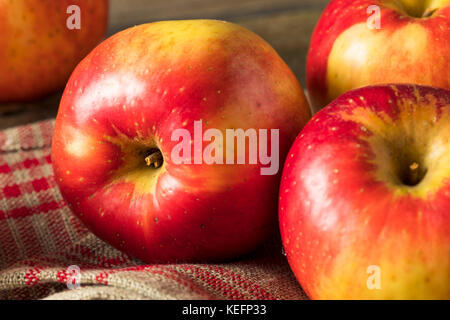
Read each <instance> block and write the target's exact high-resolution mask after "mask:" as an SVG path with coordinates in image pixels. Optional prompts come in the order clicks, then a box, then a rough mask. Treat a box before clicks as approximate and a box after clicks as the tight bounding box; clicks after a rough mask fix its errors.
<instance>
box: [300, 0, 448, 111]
mask: <svg viewBox="0 0 450 320" xmlns="http://www.w3.org/2000/svg"><path fill="white" fill-rule="evenodd" d="M378 28H379V29H378ZM448 70H450V0H433V1H425V0H332V1H331V2H330V4H329V5H328V7H327V8H326V9H325V11H324V13H323V14H322V17H321V18H320V21H319V23H318V24H317V26H316V29H315V30H314V33H313V36H312V39H311V44H310V49H309V53H308V59H307V85H308V93H309V94H310V98H311V103H312V108H313V109H314V110H315V111H317V110H319V109H320V108H322V107H324V106H325V105H326V104H327V103H329V102H331V101H332V100H333V99H335V98H337V97H338V96H340V95H341V94H343V93H344V92H347V91H349V90H351V89H355V88H359V87H362V86H367V85H375V84H382V83H416V84H421V85H429V86H434V87H440V88H444V89H450V77H449V75H448Z"/></svg>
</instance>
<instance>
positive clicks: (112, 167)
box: [52, 20, 310, 262]
mask: <svg viewBox="0 0 450 320" xmlns="http://www.w3.org/2000/svg"><path fill="white" fill-rule="evenodd" d="M309 118H310V111H309V106H308V104H307V102H306V99H305V96H304V93H303V90H302V88H301V86H300V84H299V82H298V80H297V79H296V78H295V76H294V75H293V73H292V72H291V70H290V69H289V68H288V67H287V65H286V64H285V63H284V62H283V61H282V59H281V58H280V57H279V56H278V54H277V53H276V52H275V51H274V50H273V49H272V48H271V47H270V46H269V45H268V44H267V43H266V42H265V41H263V40H262V39H261V38H259V37H258V36H257V35H255V34H254V33H252V32H250V31H248V30H246V29H244V28H242V27H239V26H237V25H235V24H231V23H226V22H222V21H213V20H192V21H168V22H157V23H151V24H145V25H141V26H137V27H134V28H130V29H127V30H125V31H122V32H120V33H118V34H116V35H114V36H112V37H111V38H109V39H107V40H105V41H104V42H103V43H102V44H100V45H99V46H98V47H97V48H96V49H94V50H93V51H92V52H91V53H90V54H89V55H88V56H87V57H86V58H85V59H84V60H83V61H82V62H81V63H80V64H79V65H78V67H77V68H76V70H75V71H74V72H73V74H72V76H71V78H70V79H69V82H68V84H67V86H66V89H65V92H64V94H63V97H62V100H61V104H60V109H59V112H58V116H57V119H56V125H55V134H54V138H53V145H52V159H53V167H54V171H55V176H56V179H57V182H58V184H59V187H60V189H61V192H62V195H63V196H64V198H65V199H66V200H67V202H68V203H69V204H70V205H71V207H72V209H73V211H74V212H75V213H76V214H77V215H78V216H79V217H80V219H81V220H82V221H83V222H84V223H85V224H86V225H87V226H88V227H89V228H90V229H91V230H92V231H93V232H94V233H95V234H97V235H98V236H99V237H101V238H102V239H104V240H106V241H107V242H109V243H110V244H112V245H113V246H115V247H117V248H119V249H121V250H123V251H125V252H127V253H129V254H131V255H133V256H135V257H138V258H140V259H142V260H144V261H147V262H169V261H206V260H208V261H210V260H222V259H227V258H232V257H236V256H238V255H242V254H246V253H248V252H249V251H250V250H252V249H254V248H255V247H256V246H258V245H259V244H260V243H261V242H262V241H263V240H264V239H265V238H266V237H267V236H268V235H269V234H270V233H271V232H272V231H273V230H274V229H275V228H276V217H277V205H276V204H277V197H278V186H279V180H280V176H281V173H277V174H274V175H262V174H261V172H260V169H262V167H263V165H262V164H261V163H258V164H251V163H250V162H249V161H247V162H245V163H244V164H234V165H233V164H219V163H213V164H207V163H205V162H203V163H202V164H194V163H195V159H194V157H195V154H197V151H198V146H196V142H195V141H194V139H197V138H193V139H192V140H190V142H189V144H190V145H189V150H190V149H191V147H192V150H191V151H190V152H189V153H190V154H191V156H192V161H190V162H191V164H188V163H179V162H177V161H174V159H173V158H172V153H173V150H174V149H175V148H176V146H177V145H178V143H179V140H177V139H175V141H173V140H174V139H173V134H174V132H176V131H177V130H179V129H185V130H187V131H188V133H189V134H190V135H191V137H195V136H196V134H197V133H196V132H195V130H194V129H195V126H194V124H195V122H198V121H202V124H203V127H204V129H205V130H207V129H213V130H216V131H215V132H218V131H219V132H222V133H223V134H224V135H225V131H226V130H227V129H237V128H241V129H242V130H248V129H255V130H266V129H267V130H274V129H275V130H279V154H280V159H282V160H283V159H284V158H285V156H286V154H287V151H288V150H289V147H290V146H291V144H292V142H293V141H294V139H295V137H296V136H297V134H298V133H299V132H300V130H301V128H302V127H303V125H304V124H305V123H306V122H307V120H308V119H309ZM205 133H206V132H205ZM269 140H271V139H269ZM260 142H261V141H260ZM211 143H213V144H215V147H216V150H217V151H216V152H217V154H224V153H226V152H225V151H226V149H227V151H229V149H230V148H231V149H232V151H233V152H234V148H235V145H234V143H233V144H227V145H225V144H222V143H221V142H220V141H216V140H214V141H213V142H211ZM268 143H269V145H271V143H272V142H271V141H268ZM205 149H206V148H205ZM196 150H197V151H196ZM202 150H203V149H201V148H200V155H201V154H202V153H201V151H202ZM272 151H273V150H272ZM236 154H237V153H236ZM191 156H189V160H191ZM245 156H246V158H248V157H249V156H250V154H249V150H247V149H246V154H245ZM227 160H228V159H227ZM280 165H281V164H280ZM280 168H281V167H280Z"/></svg>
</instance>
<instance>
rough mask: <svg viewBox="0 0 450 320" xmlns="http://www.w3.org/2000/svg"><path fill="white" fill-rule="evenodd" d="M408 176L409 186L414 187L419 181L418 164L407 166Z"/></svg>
mask: <svg viewBox="0 0 450 320" xmlns="http://www.w3.org/2000/svg"><path fill="white" fill-rule="evenodd" d="M409 170H410V175H409V180H410V181H409V182H410V185H416V184H417V183H418V182H419V181H418V180H419V164H418V163H417V162H413V163H412V164H411V165H410V166H409Z"/></svg>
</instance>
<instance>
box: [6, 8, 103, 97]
mask: <svg viewBox="0 0 450 320" xmlns="http://www.w3.org/2000/svg"><path fill="white" fill-rule="evenodd" d="M107 20H108V1H107V0H57V1H55V0H12V1H11V0H0V102H11V101H26V100H32V99H37V98H40V97H43V96H45V95H46V94H49V93H51V92H52V91H56V90H57V89H59V88H62V87H64V85H65V83H66V81H67V79H68V78H69V76H70V73H71V72H72V71H73V69H74V68H75V66H76V65H77V64H78V63H79V62H80V61H81V59H82V58H84V57H85V56H86V55H87V54H88V53H89V51H91V50H92V48H93V47H94V46H95V45H96V44H97V43H98V42H99V41H100V40H101V39H102V38H103V37H104V35H105V33H106V27H107Z"/></svg>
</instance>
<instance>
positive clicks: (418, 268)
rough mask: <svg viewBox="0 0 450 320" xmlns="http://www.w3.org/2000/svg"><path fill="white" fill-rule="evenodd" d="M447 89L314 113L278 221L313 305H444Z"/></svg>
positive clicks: (447, 275) (363, 98)
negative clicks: (411, 302)
mask: <svg viewBox="0 0 450 320" xmlns="http://www.w3.org/2000/svg"><path fill="white" fill-rule="evenodd" d="M449 139H450V91H448V90H445V89H438V88H432V87H426V86H417V85H382V86H372V87H365V88H361V89H357V90H354V91H350V92H348V93H346V94H344V95H342V96H340V97H339V98H338V99H336V100H335V101H333V102H332V103H331V104H330V105H328V106H327V107H326V108H324V109H323V110H321V111H319V112H318V113H317V114H316V115H315V116H314V117H313V118H312V119H311V120H310V121H309V122H308V124H307V125H306V126H305V128H304V129H303V130H302V132H301V134H300V135H299V136H298V137H297V139H296V141H295V142H294V145H293V146H292V148H291V150H290V151H289V154H288V157H287V160H286V163H285V167H284V170H283V175H282V181H281V187H280V198H279V221H280V228H281V235H282V240H283V244H284V249H285V252H286V254H287V259H288V261H289V264H290V266H291V268H292V270H293V271H294V273H295V276H296V277H297V279H298V280H299V282H300V284H301V285H302V287H303V289H304V290H305V291H306V293H307V294H308V295H309V297H311V298H313V299H450V256H449V252H450V145H449V144H450V140H449Z"/></svg>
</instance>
